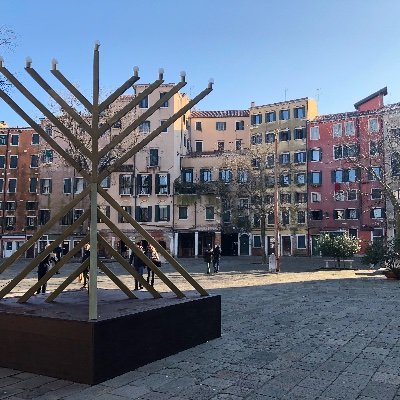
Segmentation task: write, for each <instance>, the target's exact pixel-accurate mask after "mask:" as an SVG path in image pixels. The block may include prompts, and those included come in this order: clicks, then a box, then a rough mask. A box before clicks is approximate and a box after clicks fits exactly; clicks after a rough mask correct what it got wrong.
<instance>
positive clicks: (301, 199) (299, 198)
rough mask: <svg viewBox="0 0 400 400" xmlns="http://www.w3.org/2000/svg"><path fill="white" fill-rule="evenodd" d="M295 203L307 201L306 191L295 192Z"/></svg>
mask: <svg viewBox="0 0 400 400" xmlns="http://www.w3.org/2000/svg"><path fill="white" fill-rule="evenodd" d="M296 203H300V204H302V203H307V193H296Z"/></svg>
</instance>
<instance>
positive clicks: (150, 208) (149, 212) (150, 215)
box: [147, 206, 153, 222]
mask: <svg viewBox="0 0 400 400" xmlns="http://www.w3.org/2000/svg"><path fill="white" fill-rule="evenodd" d="M147 209H148V215H149V220H148V222H151V221H152V218H153V216H152V209H153V207H152V206H148V207H147Z"/></svg>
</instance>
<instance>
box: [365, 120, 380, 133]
mask: <svg viewBox="0 0 400 400" xmlns="http://www.w3.org/2000/svg"><path fill="white" fill-rule="evenodd" d="M372 122H374V124H376V129H375V127H373V125H374V124H372ZM372 128H373V129H372ZM368 132H371V133H377V132H379V121H378V118H368Z"/></svg>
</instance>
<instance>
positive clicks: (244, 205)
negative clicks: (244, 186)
mask: <svg viewBox="0 0 400 400" xmlns="http://www.w3.org/2000/svg"><path fill="white" fill-rule="evenodd" d="M238 208H239V210H240V211H243V210H248V209H249V199H248V198H243V199H239V205H238Z"/></svg>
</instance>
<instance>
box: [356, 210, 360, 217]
mask: <svg viewBox="0 0 400 400" xmlns="http://www.w3.org/2000/svg"><path fill="white" fill-rule="evenodd" d="M356 217H357V219H360V210H359V209H358V208H357V210H356Z"/></svg>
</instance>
